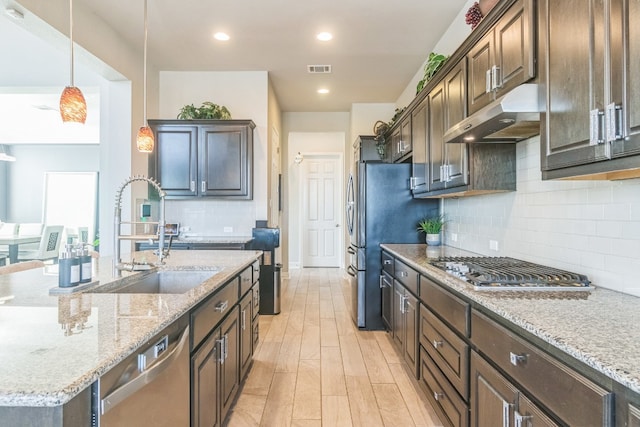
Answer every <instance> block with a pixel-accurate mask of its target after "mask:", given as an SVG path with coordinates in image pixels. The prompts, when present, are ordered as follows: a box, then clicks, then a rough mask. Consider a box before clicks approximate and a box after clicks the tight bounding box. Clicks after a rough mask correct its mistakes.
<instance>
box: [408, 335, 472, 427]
mask: <svg viewBox="0 0 640 427" xmlns="http://www.w3.org/2000/svg"><path fill="white" fill-rule="evenodd" d="M420 382H421V384H422V385H423V386H424V388H425V389H426V392H427V398H428V399H429V401H430V402H431V404H432V406H433V407H434V408H435V409H436V412H437V413H438V416H439V417H440V420H441V421H442V422H443V424H444V425H446V426H451V427H466V426H468V425H469V408H468V407H467V405H466V404H465V402H464V401H463V400H462V399H461V398H460V396H458V393H456V391H455V390H454V389H453V387H451V385H450V384H449V382H448V381H447V379H446V378H445V377H444V376H443V375H442V373H441V372H440V371H439V370H438V367H437V366H436V365H435V363H434V362H433V360H431V357H429V355H428V354H427V353H426V351H425V350H424V349H423V348H421V349H420Z"/></svg>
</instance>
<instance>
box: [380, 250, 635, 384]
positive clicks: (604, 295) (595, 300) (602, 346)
mask: <svg viewBox="0 0 640 427" xmlns="http://www.w3.org/2000/svg"><path fill="white" fill-rule="evenodd" d="M381 246H382V248H383V249H386V250H388V251H390V252H392V253H393V254H394V255H396V256H397V257H398V258H400V259H401V260H402V261H404V262H405V263H406V264H407V265H409V266H411V267H413V268H415V269H417V270H418V271H420V272H421V273H424V274H425V275H428V276H430V277H431V278H433V279H436V280H438V281H439V282H440V283H443V284H444V285H446V286H449V287H450V288H451V289H454V290H455V291H457V292H458V293H460V294H462V295H464V296H465V297H467V298H468V299H470V300H472V301H474V302H476V303H477V304H479V305H481V306H483V307H485V308H486V309H488V310H490V311H492V312H494V313H495V314H497V315H499V316H502V317H503V318H504V319H506V320H508V321H510V322H512V323H514V324H515V325H517V326H519V327H521V328H523V329H525V330H526V331H528V332H530V333H531V334H533V335H534V336H536V337H538V338H540V339H541V340H543V341H545V342H547V343H549V344H551V345H552V346H554V347H555V348H557V349H559V350H561V351H562V352H565V353H567V354H569V355H571V356H573V357H574V358H575V359H577V360H579V361H581V362H583V363H585V364H586V365H587V366H590V367H591V368H593V369H595V370H596V371H598V372H601V373H602V374H604V375H606V376H607V377H609V378H611V379H613V380H615V381H617V382H618V383H620V384H622V385H624V386H626V387H628V388H629V389H631V390H633V391H634V392H636V393H640V351H638V346H639V345H640V328H639V327H638V325H639V324H640V298H638V297H635V296H632V295H626V294H623V293H620V292H615V291H611V290H608V289H604V288H600V287H598V284H597V283H594V284H593V285H594V286H596V289H595V290H593V291H591V292H580V291H578V292H576V291H574V292H556V291H548V292H544V291H537V292H536V291H501V292H491V291H475V290H473V288H472V287H471V285H468V284H467V283H466V282H464V281H462V280H460V279H457V278H455V277H452V276H450V275H448V274H447V273H445V272H444V271H442V270H439V269H437V268H435V267H432V266H431V265H430V264H429V260H430V259H432V258H437V257H439V256H465V255H467V256H469V255H471V256H473V255H476V256H478V254H475V253H470V252H467V251H463V250H460V249H456V248H450V247H447V246H441V247H427V246H426V245H421V244H410V245H400V244H383V245H381ZM630 280H634V279H630Z"/></svg>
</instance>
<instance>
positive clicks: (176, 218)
mask: <svg viewBox="0 0 640 427" xmlns="http://www.w3.org/2000/svg"><path fill="white" fill-rule="evenodd" d="M165 203H166V205H165V216H166V220H167V222H179V223H180V226H181V227H189V228H190V230H189V231H188V232H186V233H188V234H191V235H200V236H223V237H231V236H251V234H252V228H253V227H255V222H256V210H255V203H253V201H248V202H245V201H225V200H206V199H195V200H167V201H166V202H165ZM225 227H231V228H232V230H233V231H232V232H230V233H229V232H225V231H224V230H225Z"/></svg>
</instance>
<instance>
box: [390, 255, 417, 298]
mask: <svg viewBox="0 0 640 427" xmlns="http://www.w3.org/2000/svg"><path fill="white" fill-rule="evenodd" d="M393 268H394V271H395V274H394V275H393V276H394V277H395V278H396V279H398V282H400V283H402V284H403V285H404V287H405V288H407V289H408V290H409V292H411V293H412V294H414V295H416V296H417V295H418V272H417V271H415V270H414V269H413V268H411V267H409V266H408V265H406V264H404V263H403V262H401V261H398V260H395V262H394V265H393Z"/></svg>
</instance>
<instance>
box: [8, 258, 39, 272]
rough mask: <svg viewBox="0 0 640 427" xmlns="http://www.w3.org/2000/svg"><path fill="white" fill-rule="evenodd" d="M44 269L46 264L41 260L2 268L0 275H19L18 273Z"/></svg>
mask: <svg viewBox="0 0 640 427" xmlns="http://www.w3.org/2000/svg"><path fill="white" fill-rule="evenodd" d="M40 267H44V262H43V261H39V260H34V261H25V262H17V263H15V264H9V265H5V266H3V267H0V274H9V273H17V272H18V271H24V270H31V269H32V268H40Z"/></svg>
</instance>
